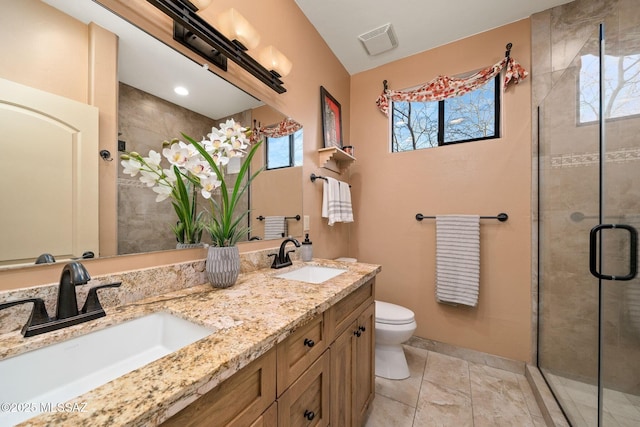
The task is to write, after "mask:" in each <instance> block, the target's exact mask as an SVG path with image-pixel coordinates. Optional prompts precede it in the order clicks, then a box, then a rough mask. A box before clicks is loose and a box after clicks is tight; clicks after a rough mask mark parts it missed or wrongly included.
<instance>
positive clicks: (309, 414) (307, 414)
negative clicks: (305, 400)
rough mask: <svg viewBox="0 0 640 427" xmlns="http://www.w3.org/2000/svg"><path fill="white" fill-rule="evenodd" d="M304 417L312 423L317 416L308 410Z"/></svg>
mask: <svg viewBox="0 0 640 427" xmlns="http://www.w3.org/2000/svg"><path fill="white" fill-rule="evenodd" d="M304 417H305V418H306V419H308V420H309V421H311V420H313V419H314V418H315V417H316V414H314V413H313V411H309V410H306V411H304Z"/></svg>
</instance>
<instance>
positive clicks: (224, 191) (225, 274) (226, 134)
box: [182, 120, 263, 287]
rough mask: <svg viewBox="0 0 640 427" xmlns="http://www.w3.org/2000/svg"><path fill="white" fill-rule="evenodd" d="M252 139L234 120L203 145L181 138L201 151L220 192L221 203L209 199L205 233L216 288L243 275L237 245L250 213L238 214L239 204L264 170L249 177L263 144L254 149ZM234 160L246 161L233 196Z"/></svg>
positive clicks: (208, 267) (245, 231)
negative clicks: (227, 171)
mask: <svg viewBox="0 0 640 427" xmlns="http://www.w3.org/2000/svg"><path fill="white" fill-rule="evenodd" d="M250 135H251V131H250V130H248V129H246V128H243V127H242V126H240V124H238V123H235V122H234V121H233V120H227V122H226V123H224V124H221V125H220V128H219V129H216V128H213V129H212V132H211V133H210V134H209V135H208V136H209V138H210V139H209V140H204V141H202V142H197V141H195V140H194V139H193V138H191V137H189V136H188V135H185V134H182V136H183V137H184V138H185V139H186V140H187V141H189V143H190V144H191V145H192V146H193V147H194V148H195V149H196V150H198V152H199V154H200V155H201V156H202V158H204V160H205V161H206V162H207V164H208V166H209V167H210V169H211V170H212V171H213V172H214V173H215V176H216V178H217V183H218V186H219V188H220V200H219V201H216V199H215V198H213V197H207V198H208V199H209V201H210V203H211V212H210V215H211V216H210V218H209V221H208V223H207V225H206V229H207V231H208V232H209V236H210V237H211V242H212V246H210V247H209V251H208V254H207V261H206V270H207V276H208V278H209V282H210V283H211V284H212V285H213V286H216V287H228V286H231V285H233V284H234V283H235V282H236V280H237V278H238V274H239V272H240V253H239V251H238V247H237V246H236V244H237V243H238V240H239V239H240V238H242V237H243V236H246V235H247V234H248V232H249V227H247V226H246V225H244V220H245V219H246V217H247V215H248V214H249V210H244V211H242V212H236V211H237V207H238V202H239V201H240V199H241V198H242V196H243V195H244V193H245V192H246V191H247V189H248V188H249V185H250V184H251V182H252V181H253V180H254V179H255V177H256V176H257V175H258V174H259V173H260V172H261V171H262V169H263V168H260V169H258V170H257V171H256V172H254V173H253V174H251V175H249V174H250V165H251V160H252V159H253V156H254V155H255V153H256V151H257V150H258V147H259V146H260V144H261V142H262V141H258V142H257V143H255V144H253V146H251V142H250V140H249V136H250ZM249 147H251V148H249ZM247 150H248V151H247ZM232 157H246V158H245V160H244V162H243V163H242V165H241V166H240V170H239V171H238V174H237V175H236V179H235V183H234V184H233V189H232V190H231V192H230V191H229V184H228V183H227V181H226V179H225V175H224V167H225V166H226V165H227V164H228V162H229V159H230V158H232ZM245 178H246V179H245Z"/></svg>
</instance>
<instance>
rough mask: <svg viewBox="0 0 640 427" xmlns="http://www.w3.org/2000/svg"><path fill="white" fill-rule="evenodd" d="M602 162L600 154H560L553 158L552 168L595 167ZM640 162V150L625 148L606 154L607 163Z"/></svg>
mask: <svg viewBox="0 0 640 427" xmlns="http://www.w3.org/2000/svg"><path fill="white" fill-rule="evenodd" d="M599 160H600V154H599V153H582V154H576V153H571V154H560V155H557V156H552V157H551V167H552V168H567V167H568V168H571V167H577V166H594V165H597V164H598V162H599ZM638 160H640V148H623V149H621V150H616V151H609V152H607V153H606V154H605V162H615V163H620V162H631V161H638Z"/></svg>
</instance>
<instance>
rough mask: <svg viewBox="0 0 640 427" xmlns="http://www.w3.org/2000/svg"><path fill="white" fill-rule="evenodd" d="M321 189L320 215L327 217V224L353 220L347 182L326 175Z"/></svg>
mask: <svg viewBox="0 0 640 427" xmlns="http://www.w3.org/2000/svg"><path fill="white" fill-rule="evenodd" d="M322 191H323V193H322V217H323V218H328V219H329V225H333V224H335V223H336V222H353V208H352V206H351V190H350V189H349V184H347V183H346V182H342V181H338V180H337V179H334V178H330V177H328V178H327V179H326V181H325V182H324V186H323V187H322Z"/></svg>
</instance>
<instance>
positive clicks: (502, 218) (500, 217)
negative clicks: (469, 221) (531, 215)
mask: <svg viewBox="0 0 640 427" xmlns="http://www.w3.org/2000/svg"><path fill="white" fill-rule="evenodd" d="M435 218H436V217H435V216H425V215H422V214H421V213H418V214H416V219H417V220H418V221H422V220H423V219H435ZM480 219H497V220H498V221H500V222H505V221H506V220H508V219H509V215H507V214H506V213H504V212H502V213H499V214H498V215H496V216H481V217H480Z"/></svg>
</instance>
